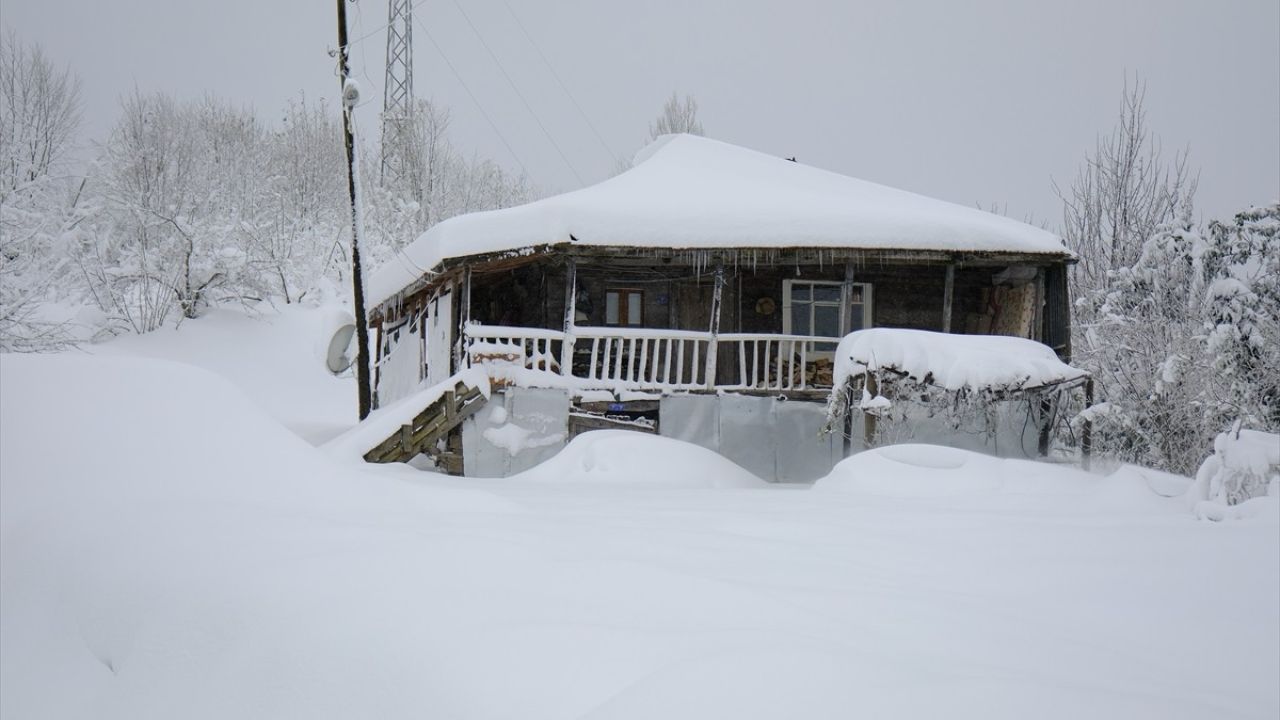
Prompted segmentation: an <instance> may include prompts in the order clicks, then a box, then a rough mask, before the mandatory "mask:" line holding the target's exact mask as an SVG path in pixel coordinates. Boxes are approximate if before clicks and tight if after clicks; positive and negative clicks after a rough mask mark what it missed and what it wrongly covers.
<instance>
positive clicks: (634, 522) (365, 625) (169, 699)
mask: <svg viewBox="0 0 1280 720" xmlns="http://www.w3.org/2000/svg"><path fill="white" fill-rule="evenodd" d="M196 325H198V321H197V323H193V324H192V325H191V326H192V327H195V326H196ZM187 327H188V326H187V325H186V324H184V330H185V329H186V328H187ZM245 338H246V339H247V338H253V340H254V342H261V343H264V344H268V345H269V344H270V343H272V342H274V340H273V339H272V338H270V337H268V334H266V333H263V334H259V333H257V332H256V331H254V332H250V334H249V335H247V336H245ZM308 348H309V344H306V343H304V344H303V345H302V350H301V352H300V354H299V355H298V356H297V361H298V362H306V363H308V364H309V366H316V365H318V363H317V362H316V359H315V358H314V357H313V356H311V355H310V353H309V352H307V349H308ZM262 349H263V347H262V346H255V345H254V344H252V343H248V342H245V343H243V345H242V347H241V348H240V352H243V353H245V354H246V355H249V356H253V355H255V354H256V353H258V352H260V351H262ZM175 352H176V351H175ZM219 357H221V356H219ZM291 357H292V356H291ZM223 360H225V358H223ZM285 362H287V361H286V360H284V359H282V358H265V362H264V363H263V368H264V370H263V371H264V372H265V373H267V374H268V375H270V374H273V373H275V372H276V370H275V367H276V364H277V363H280V364H283V363H285ZM321 372H323V370H322V369H321ZM259 382H262V383H263V392H270V387H269V385H268V384H267V383H266V381H265V380H263V381H259ZM284 392H286V393H287V392H293V390H286V391H284ZM0 398H3V402H2V403H0V429H2V432H0V594H2V599H3V602H0V687H2V688H3V692H0V717H5V718H9V717H12V718H28V717H31V718H61V717H65V718H82V717H95V718H106V719H114V718H121V719H123V718H148V717H157V718H171V717H180V718H194V719H199V718H273V719H276V718H307V719H308V720H310V719H313V718H350V717H379V718H390V719H395V718H436V717H441V718H468V719H475V720H497V719H498V718H522V719H527V720H552V719H554V718H592V719H593V720H604V719H606V718H608V719H611V720H618V719H620V718H653V717H661V718H672V719H673V720H679V719H680V718H718V717H732V718H736V719H738V718H740V719H742V720H754V719H756V718H761V719H763V718H777V717H780V716H795V717H804V718H847V717H851V716H858V715H860V714H862V715H868V716H874V717H952V718H962V719H963V718H983V719H984V720H991V719H994V720H1001V719H1004V718H1008V719H1012V718H1018V719H1021V718H1027V717H1037V718H1073V719H1074V718H1082V717H1114V718H1121V717H1124V718H1128V717H1159V718H1170V719H1173V720H1179V719H1182V718H1186V719H1188V720H1189V719H1191V718H1197V719H1198V718H1207V717H1212V718H1253V717H1257V718H1263V717H1276V715H1277V713H1278V712H1280V698H1278V697H1277V696H1276V692H1275V690H1276V685H1275V679H1276V677H1280V653H1277V652H1276V650H1277V646H1278V645H1280V527H1278V526H1275V525H1268V524H1265V523H1233V524H1231V525H1230V526H1227V527H1224V526H1220V525H1215V524H1206V523H1198V522H1195V521H1194V519H1193V518H1192V517H1191V516H1190V515H1189V514H1188V513H1187V511H1186V507H1185V506H1184V505H1181V504H1180V503H1181V501H1180V500H1178V499H1174V500H1170V501H1168V502H1169V503H1172V504H1173V505H1175V507H1168V506H1167V505H1165V504H1161V502H1160V500H1159V499H1158V498H1157V499H1155V500H1151V499H1150V498H1147V499H1142V500H1141V502H1139V500H1140V498H1139V496H1138V491H1139V490H1141V489H1142V488H1141V487H1138V486H1137V485H1134V484H1126V485H1122V486H1120V487H1117V488H1114V489H1113V490H1111V491H1108V490H1107V488H1108V487H1109V486H1110V485H1109V483H1108V481H1109V480H1110V479H1109V478H1094V484H1093V485H1088V484H1084V485H1082V484H1080V482H1078V481H1077V476H1079V475H1081V474H1080V473H1077V472H1076V471H1072V470H1069V469H1065V468H1055V467H1050V466H1045V465H1042V464H1038V463H1012V462H1004V463H1000V464H998V465H996V466H994V469H995V470H997V471H998V472H999V477H998V480H999V482H998V489H995V490H991V489H990V488H988V487H986V486H982V485H974V486H973V490H972V491H971V492H968V493H965V494H956V493H954V492H950V493H945V494H944V493H934V494H933V496H929V495H928V493H927V492H926V491H923V490H922V491H920V492H917V493H916V495H915V496H914V497H911V498H906V499H904V498H898V497H893V496H892V494H891V493H886V492H884V491H883V490H880V491H879V493H880V494H872V493H868V492H860V491H854V492H826V491H823V490H821V489H820V490H818V491H814V492H810V491H807V490H803V489H797V488H767V489H764V490H760V491H752V492H726V491H719V490H717V491H703V492H699V491H690V490H686V489H683V488H678V489H674V490H663V489H662V488H649V489H646V490H645V491H643V492H636V491H635V490H634V487H633V486H625V485H611V484H610V483H609V482H607V481H606V482H594V478H593V479H592V481H590V482H584V483H576V484H574V483H560V484H555V483H554V480H549V481H546V482H536V481H535V482H524V483H521V482H514V481H510V480H508V481H494V482H486V483H484V484H483V487H484V490H483V491H481V490H477V489H476V487H477V485H478V483H477V482H476V481H474V480H470V479H466V478H446V477H440V476H436V475H433V474H430V473H418V472H415V471H412V470H409V469H406V468H404V467H403V466H376V467H375V466H370V465H363V464H347V463H337V462H334V461H333V460H332V458H331V457H329V456H328V455H327V454H326V453H324V452H321V451H319V450H316V449H315V448H313V447H311V446H310V445H309V444H307V443H306V442H304V441H302V440H299V439H298V438H297V437H296V436H295V435H293V434H292V433H291V432H289V431H288V430H286V429H284V428H283V427H281V426H280V425H279V424H278V423H276V422H275V421H274V420H273V419H272V418H271V417H269V416H268V415H267V414H265V413H264V412H263V410H262V408H261V406H260V404H263V403H265V404H268V405H269V404H272V403H274V402H277V400H275V399H272V398H269V397H268V398H255V399H253V400H252V401H251V400H250V399H248V398H246V397H245V396H244V395H242V394H241V393H240V392H238V391H237V389H236V387H234V386H233V385H231V384H229V383H228V382H227V381H225V380H221V379H219V378H217V377H215V376H213V375H211V374H210V373H208V372H205V371H201V370H198V369H195V368H192V367H189V366H185V365H180V364H177V363H172V362H164V361H154V360H139V359H136V358H104V357H85V356H80V355H77V356H72V357H14V356H3V357H0ZM339 401H341V403H342V405H341V406H342V408H344V409H345V408H347V407H349V405H348V402H349V400H348V398H347V397H346V395H345V394H344V395H343V397H342V398H335V402H339ZM584 438H586V439H588V440H590V436H589V435H588V436H584ZM608 439H609V436H608V435H607V434H606V435H601V436H600V438H599V440H600V441H599V443H598V444H597V445H596V450H597V451H598V453H597V454H596V455H595V457H594V460H593V464H592V468H600V469H602V471H603V469H610V472H616V473H618V474H622V473H629V474H632V475H633V476H636V477H638V476H640V475H641V474H642V473H643V472H644V471H645V470H646V468H648V469H649V471H650V472H653V473H664V472H675V471H676V470H680V471H683V472H687V471H688V470H689V469H690V468H696V467H703V468H706V471H707V472H714V473H716V474H717V475H718V476H724V477H737V478H740V479H741V478H742V476H741V475H740V474H735V473H734V472H732V471H731V469H729V468H725V467H723V466H714V464H713V463H712V461H710V459H705V460H706V464H703V462H704V460H703V459H699V458H697V457H692V456H689V457H679V456H677V453H683V452H685V451H687V450H688V448H686V447H684V446H674V447H673V446H671V445H667V444H662V445H658V444H652V443H649V444H647V445H646V444H645V443H648V441H647V440H635V439H628V440H627V441H626V443H625V444H626V445H627V446H629V447H628V448H623V449H622V450H618V449H616V448H614V447H613V446H612V444H611V443H610V442H607V441H608ZM677 448H679V449H677ZM641 450H644V451H645V452H644V453H642V452H641ZM905 453H906V457H907V458H908V459H911V460H913V462H915V465H909V464H904V463H902V462H899V461H896V460H895V461H893V462H894V463H896V464H897V465H900V466H902V467H903V468H905V471H907V472H917V473H926V472H936V473H940V474H942V476H943V477H945V476H946V474H953V476H952V477H951V478H950V480H946V479H943V480H942V481H943V482H948V481H949V482H951V483H952V484H953V485H956V484H957V483H965V482H970V483H976V482H977V481H976V480H973V479H972V478H970V479H969V480H965V479H964V478H960V477H959V476H960V475H963V474H965V473H968V472H970V471H972V472H974V473H976V474H978V475H983V474H985V473H987V472H989V471H990V470H992V469H993V466H990V465H988V464H986V463H985V462H984V461H983V460H981V459H975V458H971V457H968V456H963V457H962V458H961V460H963V462H962V463H961V464H960V467H954V466H955V465H957V463H958V462H959V460H957V458H956V456H954V455H953V454H952V453H949V452H947V451H946V450H943V451H941V452H940V453H939V452H933V451H927V450H926V451H915V450H911V449H908V450H906V451H905ZM585 455H586V453H582V454H580V455H579V457H578V460H576V461H574V462H575V463H576V465H577V467H576V468H574V467H568V468H565V469H564V472H563V473H562V474H561V477H562V478H563V477H569V476H573V475H574V474H575V473H577V474H580V475H584V476H585V475H589V474H591V471H588V470H587V469H586V461H585V459H584V458H585ZM864 455H865V456H866V458H865V460H864V462H869V461H871V460H875V456H874V455H871V454H870V453H864ZM894 456H895V455H893V454H891V455H890V456H883V453H882V457H881V459H882V460H886V461H887V460H891V459H892V458H893V457H894ZM896 456H897V457H901V455H896ZM921 464H926V465H933V466H937V467H933V468H926V467H920V465H921ZM856 466H857V463H850V464H849V465H848V466H842V468H841V471H842V472H844V471H846V470H849V469H850V468H856ZM885 468H886V469H885V472H903V470H897V469H895V468H894V465H893V464H889V465H886V466H885ZM1063 473H1069V475H1063ZM833 477H834V474H833ZM1090 477H1092V476H1085V480H1086V481H1087V480H1088V478H1090ZM927 482H929V481H928V480H925V479H922V480H921V484H923V483H927ZM1081 488H1083V489H1081ZM828 489H829V490H830V489H833V488H828ZM864 489H865V488H864ZM872 489H875V488H872ZM1108 492H1113V493H1115V494H1116V495H1115V497H1112V496H1109V495H1108ZM1148 494H1150V493H1149V491H1148ZM1131 495H1132V496H1131ZM1152 503H1155V504H1152ZM1223 608H1229V611H1224V610H1223Z"/></svg>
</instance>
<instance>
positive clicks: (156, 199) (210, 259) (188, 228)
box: [78, 92, 267, 332]
mask: <svg viewBox="0 0 1280 720" xmlns="http://www.w3.org/2000/svg"><path fill="white" fill-rule="evenodd" d="M266 156H267V147H266V142H265V133H264V131H263V128H262V126H261V125H260V124H259V123H258V122H257V120H256V119H255V118H254V117H253V116H252V114H251V113H249V112H247V111H244V110H241V109H237V108H233V107H231V106H229V105H226V104H224V103H222V102H220V101H217V100H213V99H206V100H204V101H202V102H200V103H195V104H180V103H178V102H177V101H175V100H174V99H173V98H172V97H170V96H168V95H165V94H163V93H155V94H151V95H144V94H142V93H139V92H135V93H134V94H132V95H130V96H128V97H127V98H125V99H124V101H123V103H122V117H121V119H120V121H119V122H118V123H117V125H116V127H115V129H114V130H113V131H112V133H111V137H110V139H109V140H108V142H107V144H106V146H105V152H104V155H103V157H102V158H101V160H100V161H99V163H98V167H97V170H96V172H94V173H93V179H94V180H95V181H96V182H95V183H94V184H93V187H94V189H95V191H96V192H97V193H99V194H100V196H101V210H100V211H99V213H98V214H97V216H96V217H95V222H94V223H93V224H92V225H91V226H90V229H91V233H90V235H89V236H88V237H85V238H84V239H83V240H82V241H81V243H80V252H79V254H78V259H79V263H80V268H81V270H82V274H83V277H84V279H85V281H86V284H87V286H88V289H89V291H90V293H91V294H92V296H93V297H94V298H95V299H96V300H97V302H98V303H99V305H100V306H101V307H102V309H103V310H104V311H107V312H108V313H109V314H110V315H111V316H112V318H113V319H114V320H116V321H117V322H120V323H123V324H124V325H125V326H127V327H128V328H129V329H132V330H133V331H135V332H148V331H150V330H154V329H156V328H157V327H159V326H160V325H161V324H163V323H164V321H165V319H166V318H167V317H169V315H170V313H171V312H173V311H175V310H176V311H178V312H179V313H181V316H182V317H185V318H193V317H196V316H197V315H199V314H200V312H201V311H202V310H203V308H205V307H206V306H207V305H208V304H209V302H210V301H212V300H213V299H215V293H217V292H218V291H220V290H224V289H225V290H227V291H228V292H229V293H230V294H232V295H236V294H239V293H241V292H243V291H244V290H245V289H246V286H249V287H251V286H252V281H251V279H249V278H248V277H246V271H247V269H248V267H247V263H246V258H247V255H248V253H247V252H246V248H245V246H244V241H243V237H242V236H241V235H240V232H239V231H240V230H242V229H243V227H244V226H245V224H246V223H249V224H252V223H259V224H261V223H265V222H266V220H265V219H264V218H263V217H262V214H261V213H260V212H259V208H260V201H261V197H262V193H263V192H264V190H265V186H266V182H265V176H264V171H265V157H266ZM250 237H252V234H250Z"/></svg>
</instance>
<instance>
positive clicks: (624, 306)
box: [604, 288, 644, 327]
mask: <svg viewBox="0 0 1280 720" xmlns="http://www.w3.org/2000/svg"><path fill="white" fill-rule="evenodd" d="M604 324H605V325H621V326H623V327H640V326H642V325H644V291H643V290H630V289H625V288H618V289H615V290H606V291H605V294H604Z"/></svg>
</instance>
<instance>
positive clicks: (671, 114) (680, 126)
mask: <svg viewBox="0 0 1280 720" xmlns="http://www.w3.org/2000/svg"><path fill="white" fill-rule="evenodd" d="M676 133H689V134H690V135H703V134H705V133H703V131H702V123H701V122H699V121H698V101H697V100H694V99H693V96H692V95H685V96H684V100H683V101H681V100H680V98H679V97H678V96H677V95H676V93H675V92H672V93H671V97H669V98H667V102H666V104H664V105H663V106H662V114H661V115H659V116H658V119H656V120H654V121H653V122H652V123H650V125H649V139H651V140H657V139H658V138H659V137H661V136H663V135H672V134H676Z"/></svg>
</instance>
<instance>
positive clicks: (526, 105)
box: [452, 0, 586, 185]
mask: <svg viewBox="0 0 1280 720" xmlns="http://www.w3.org/2000/svg"><path fill="white" fill-rule="evenodd" d="M452 2H453V6H454V7H455V8H457V9H458V12H460V13H462V18H463V19H464V20H466V21H467V25H468V26H470V27H471V32H473V33H475V35H476V39H478V40H479V41H480V45H481V46H483V47H484V49H485V52H487V53H489V57H490V58H492V59H493V62H494V64H496V65H497V66H498V70H500V71H501V72H502V77H504V78H506V80H507V84H508V85H510V86H511V89H512V90H514V91H515V93H516V97H518V98H520V102H522V103H524V108H525V109H526V110H528V111H529V114H530V115H531V116H533V121H534V122H536V123H537V124H538V127H539V128H541V129H542V134H543V135H546V136H547V140H548V141H549V142H550V143H551V146H552V147H554V148H555V149H556V152H557V153H559V155H560V159H561V160H563V161H564V164H565V165H566V166H567V167H568V168H569V172H571V173H573V176H574V177H575V178H577V180H578V183H579V184H580V185H585V184H586V183H585V182H584V181H583V179H582V176H581V175H579V174H578V170H577V168H575V167H574V166H573V163H571V162H569V158H568V157H567V156H566V155H565V154H564V151H563V150H561V149H560V144H559V143H557V142H556V140H555V138H553V137H551V133H550V132H549V131H548V130H547V126H546V125H543V124H542V119H541V118H539V117H538V113H536V112H534V111H533V106H532V105H530V104H529V101H528V100H526V99H525V97H524V93H522V92H520V88H518V87H516V84H515V81H513V80H512V79H511V76H510V75H509V74H507V69H506V68H505V67H503V65H502V61H501V60H499V59H498V56H497V55H495V54H494V52H493V50H492V49H491V48H490V47H489V43H487V42H485V40H484V36H483V35H481V34H480V31H479V30H478V29H477V28H476V25H475V23H473V22H471V16H470V15H467V11H466V10H463V9H462V6H461V5H459V4H458V0H452Z"/></svg>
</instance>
